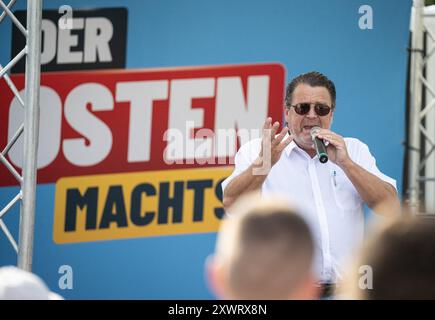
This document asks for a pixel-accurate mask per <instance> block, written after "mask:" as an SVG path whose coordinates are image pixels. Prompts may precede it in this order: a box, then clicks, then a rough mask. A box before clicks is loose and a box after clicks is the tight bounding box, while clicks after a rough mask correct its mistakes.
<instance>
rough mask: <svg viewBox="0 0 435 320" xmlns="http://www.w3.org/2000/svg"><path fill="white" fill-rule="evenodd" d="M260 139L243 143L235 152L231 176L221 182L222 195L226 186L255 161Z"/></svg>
mask: <svg viewBox="0 0 435 320" xmlns="http://www.w3.org/2000/svg"><path fill="white" fill-rule="evenodd" d="M260 147H261V139H255V140H252V141H249V142H247V143H245V144H244V145H243V146H241V147H240V149H239V151H237V153H236V156H235V157H234V171H233V172H232V173H231V175H230V176H229V177H228V178H226V179H225V180H224V181H222V193H223V191H224V190H225V188H226V187H227V185H228V184H229V183H230V182H231V181H232V180H233V179H234V178H235V177H237V176H238V175H239V174H241V173H242V172H243V171H245V170H246V169H248V168H249V166H250V165H251V164H252V163H253V162H254V161H255V159H256V158H257V157H258V155H259V154H260Z"/></svg>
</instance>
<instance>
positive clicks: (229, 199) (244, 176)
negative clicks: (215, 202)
mask: <svg viewBox="0 0 435 320" xmlns="http://www.w3.org/2000/svg"><path fill="white" fill-rule="evenodd" d="M260 165H261V160H260V158H259V159H257V160H256V161H254V163H253V164H251V165H250V166H249V168H248V169H246V170H245V171H243V172H242V173H241V174H240V175H238V176H237V177H235V178H234V179H233V180H232V181H231V182H230V183H229V184H228V185H227V187H226V188H225V190H224V196H223V205H224V208H225V209H228V207H229V206H231V205H232V204H233V203H234V201H236V200H237V198H238V197H239V196H241V195H242V194H244V193H246V192H249V191H255V190H260V189H261V186H262V185H263V182H264V180H266V178H267V174H255V173H256V172H255V171H256V169H257V170H258V168H259V166H260Z"/></svg>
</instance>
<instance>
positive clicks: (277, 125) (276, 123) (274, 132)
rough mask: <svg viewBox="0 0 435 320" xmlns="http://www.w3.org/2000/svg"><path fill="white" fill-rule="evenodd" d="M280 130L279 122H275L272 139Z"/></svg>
mask: <svg viewBox="0 0 435 320" xmlns="http://www.w3.org/2000/svg"><path fill="white" fill-rule="evenodd" d="M278 128H279V122H278V121H275V123H274V124H273V126H272V132H271V136H272V139H273V138H274V137H275V134H276V132H277V131H278Z"/></svg>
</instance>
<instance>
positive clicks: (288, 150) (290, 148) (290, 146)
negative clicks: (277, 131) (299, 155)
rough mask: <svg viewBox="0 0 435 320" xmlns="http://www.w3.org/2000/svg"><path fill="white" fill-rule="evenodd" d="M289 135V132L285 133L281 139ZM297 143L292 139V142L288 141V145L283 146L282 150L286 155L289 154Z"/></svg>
mask: <svg viewBox="0 0 435 320" xmlns="http://www.w3.org/2000/svg"><path fill="white" fill-rule="evenodd" d="M288 137H289V134H288V133H287V134H286V137H285V138H284V139H283V140H285V139H287V138H288ZM297 147H298V146H297V144H296V143H295V141H294V140H293V141H292V142H290V143H289V145H288V146H287V147H285V149H284V152H285V153H286V155H287V157H288V156H290V153H291V152H292V151H293V149H294V148H297Z"/></svg>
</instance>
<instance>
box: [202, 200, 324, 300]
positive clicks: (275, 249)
mask: <svg viewBox="0 0 435 320" xmlns="http://www.w3.org/2000/svg"><path fill="white" fill-rule="evenodd" d="M229 211H230V212H231V214H230V215H229V216H227V217H226V218H225V220H224V221H223V222H222V225H221V229H220V232H219V234H218V239H217V244H216V252H215V254H214V256H211V257H209V259H208V260H207V264H206V267H207V276H208V281H209V284H210V287H211V288H212V290H213V291H214V293H215V294H216V295H217V296H218V297H219V298H221V299H258V300H263V299H312V298H316V297H317V289H316V287H315V279H314V276H313V274H312V271H311V265H312V260H313V253H314V247H313V240H312V237H311V233H310V230H309V228H308V226H307V224H306V223H305V221H304V220H303V219H302V218H301V217H300V216H299V215H297V214H296V212H295V211H294V210H293V209H291V208H290V207H289V205H288V202H286V201H285V200H282V199H280V198H274V197H270V198H261V197H260V196H259V195H258V194H250V195H247V196H243V197H241V198H240V200H238V201H237V202H236V203H235V204H234V205H233V206H232V207H230V210H229Z"/></svg>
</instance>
